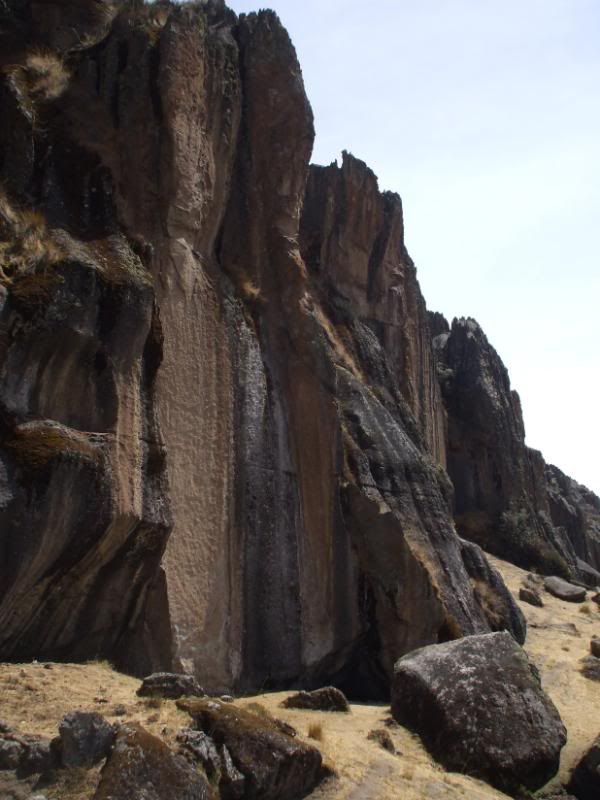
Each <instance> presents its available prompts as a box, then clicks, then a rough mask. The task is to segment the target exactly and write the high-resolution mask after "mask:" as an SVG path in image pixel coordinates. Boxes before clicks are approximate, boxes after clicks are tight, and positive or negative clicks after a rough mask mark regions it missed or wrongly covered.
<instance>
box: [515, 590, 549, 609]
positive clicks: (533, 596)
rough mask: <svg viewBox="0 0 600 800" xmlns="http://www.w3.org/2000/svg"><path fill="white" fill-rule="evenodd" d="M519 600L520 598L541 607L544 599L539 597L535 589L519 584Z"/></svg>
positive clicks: (531, 604)
mask: <svg viewBox="0 0 600 800" xmlns="http://www.w3.org/2000/svg"><path fill="white" fill-rule="evenodd" d="M519 600H522V601H523V602H524V603H529V605H530V606H537V607H538V608H543V606H544V601H543V600H542V598H541V597H540V595H539V593H538V591H537V589H533V588H531V587H528V586H521V588H520V589H519Z"/></svg>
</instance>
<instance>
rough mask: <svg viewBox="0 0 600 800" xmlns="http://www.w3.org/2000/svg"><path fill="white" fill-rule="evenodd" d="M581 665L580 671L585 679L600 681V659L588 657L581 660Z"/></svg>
mask: <svg viewBox="0 0 600 800" xmlns="http://www.w3.org/2000/svg"><path fill="white" fill-rule="evenodd" d="M580 664H581V666H580V667H579V671H580V672H581V674H582V675H583V676H584V678H589V679H590V680H591V681H600V658H596V656H586V657H585V658H582V659H581V662H580Z"/></svg>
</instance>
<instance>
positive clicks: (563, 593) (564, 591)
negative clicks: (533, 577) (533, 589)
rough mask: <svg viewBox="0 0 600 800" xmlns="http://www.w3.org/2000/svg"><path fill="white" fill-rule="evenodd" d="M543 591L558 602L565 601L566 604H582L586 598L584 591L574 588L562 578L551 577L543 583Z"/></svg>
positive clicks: (579, 587)
mask: <svg viewBox="0 0 600 800" xmlns="http://www.w3.org/2000/svg"><path fill="white" fill-rule="evenodd" d="M544 589H545V590H546V591H547V592H549V593H550V594H551V595H553V596H554V597H558V599H559V600H566V601H567V602H568V603H583V601H584V600H585V597H586V594H587V593H586V590H585V589H584V588H583V587H582V586H575V584H573V583H569V581H565V580H563V578H557V577H556V576H551V577H550V578H546V579H545V581H544Z"/></svg>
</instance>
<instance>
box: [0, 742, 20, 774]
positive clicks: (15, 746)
mask: <svg viewBox="0 0 600 800" xmlns="http://www.w3.org/2000/svg"><path fill="white" fill-rule="evenodd" d="M24 750H25V747H24V745H23V744H22V743H21V742H20V741H18V740H17V739H14V738H12V736H8V737H4V736H2V737H1V738H0V770H3V769H16V768H17V766H18V764H19V759H20V758H21V756H22V755H23V752H24Z"/></svg>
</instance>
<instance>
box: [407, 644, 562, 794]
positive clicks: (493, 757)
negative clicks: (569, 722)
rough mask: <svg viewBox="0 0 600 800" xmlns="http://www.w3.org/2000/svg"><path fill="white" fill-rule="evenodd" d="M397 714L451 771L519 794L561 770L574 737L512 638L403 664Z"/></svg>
mask: <svg viewBox="0 0 600 800" xmlns="http://www.w3.org/2000/svg"><path fill="white" fill-rule="evenodd" d="M392 714H393V716H394V718H395V719H396V720H397V721H399V722H400V723H401V724H404V725H407V726H408V727H410V728H411V729H413V730H414V731H416V732H417V733H418V734H419V735H420V736H421V738H422V739H423V742H424V744H425V745H426V747H427V748H428V750H429V751H430V752H431V753H432V755H433V756H434V757H435V758H436V759H437V760H438V761H440V762H441V763H442V764H444V766H445V767H446V768H447V769H452V770H457V771H460V772H466V773H467V774H472V775H477V776H479V777H482V778H484V779H485V780H487V781H489V782H490V783H491V784H492V785H494V786H497V787H498V788H500V789H503V790H505V791H508V792H511V791H515V790H517V789H519V788H521V787H526V788H528V789H530V790H535V789H539V788H540V787H541V786H543V785H544V784H545V783H546V782H547V781H548V780H549V779H550V778H551V777H552V776H553V775H554V774H555V773H556V772H557V770H558V766H559V759H560V751H561V749H562V747H563V746H564V744H565V742H566V731H565V728H564V725H563V724H562V722H561V719H560V716H559V714H558V711H557V710H556V708H555V706H554V704H553V703H552V701H551V700H550V698H549V697H548V696H547V695H546V694H545V693H544V691H543V690H542V688H541V684H540V679H539V675H538V673H537V671H536V670H535V668H534V667H533V666H532V665H531V664H530V663H529V661H528V658H527V655H526V654H525V652H524V651H523V650H522V649H521V648H520V647H519V645H517V644H516V642H515V641H514V639H513V638H512V637H511V636H510V635H509V634H508V633H493V634H487V635H483V636H469V637H466V638H464V639H461V640H460V641H457V642H449V643H446V644H441V645H432V646H429V647H425V648H422V649H420V650H417V651H416V652H414V653H409V654H408V655H406V656H404V657H403V658H401V659H400V660H399V661H398V663H397V664H396V667H395V670H394V683H393V687H392Z"/></svg>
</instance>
